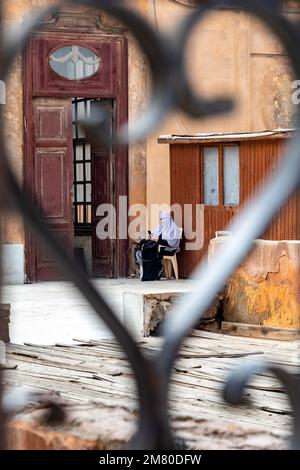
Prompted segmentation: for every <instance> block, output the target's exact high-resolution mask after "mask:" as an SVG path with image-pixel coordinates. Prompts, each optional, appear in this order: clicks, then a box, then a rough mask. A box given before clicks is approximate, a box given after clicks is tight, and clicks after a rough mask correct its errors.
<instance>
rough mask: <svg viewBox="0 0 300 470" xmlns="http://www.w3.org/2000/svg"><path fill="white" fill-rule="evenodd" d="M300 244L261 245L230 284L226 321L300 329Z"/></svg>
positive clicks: (225, 300)
mask: <svg viewBox="0 0 300 470" xmlns="http://www.w3.org/2000/svg"><path fill="white" fill-rule="evenodd" d="M299 280H300V242H297V241H291V242H288V241H287V242H270V241H264V240H261V241H257V242H256V243H255V248H254V250H253V251H252V253H251V254H250V256H249V257H248V259H247V260H246V261H244V262H243V263H242V264H241V265H240V266H239V268H238V269H237V270H236V271H235V272H234V274H233V275H232V277H231V279H230V280H229V282H228V284H227V286H226V288H225V293H224V305H223V307H224V320H225V321H229V322H238V323H249V324H254V325H265V326H275V327H283V328H296V329H299V328H300V288H299Z"/></svg>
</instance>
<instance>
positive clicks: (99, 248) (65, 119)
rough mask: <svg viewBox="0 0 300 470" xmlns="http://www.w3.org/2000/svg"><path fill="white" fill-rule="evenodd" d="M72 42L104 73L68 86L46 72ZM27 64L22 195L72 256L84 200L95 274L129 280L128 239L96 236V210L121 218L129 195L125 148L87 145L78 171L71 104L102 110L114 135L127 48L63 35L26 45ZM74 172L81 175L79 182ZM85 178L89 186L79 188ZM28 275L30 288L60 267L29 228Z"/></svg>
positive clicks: (122, 109) (122, 113)
mask: <svg viewBox="0 0 300 470" xmlns="http://www.w3.org/2000/svg"><path fill="white" fill-rule="evenodd" d="M73 43H74V44H77V45H76V46H75V47H77V48H78V47H79V46H80V47H81V48H86V49H89V50H93V51H94V54H95V55H97V56H98V57H99V63H101V67H99V70H98V71H97V72H95V73H94V74H93V75H92V76H91V77H90V78H89V77H88V78H85V79H83V80H74V81H73V80H67V79H66V78H64V77H60V76H59V75H58V74H57V73H55V71H53V70H51V68H50V67H49V57H51V51H53V50H54V51H55V50H56V49H57V48H59V47H65V48H67V47H71V46H70V44H73ZM78 44H79V46H78ZM72 47H73V46H72ZM66 50H67V49H66ZM24 63H25V77H24V91H25V93H24V94H25V165H24V174H25V189H26V190H27V192H28V194H29V195H30V197H31V199H32V200H33V202H34V204H35V205H36V207H37V211H38V212H40V213H42V216H43V218H44V220H45V221H46V222H47V225H48V226H49V228H50V230H51V231H52V232H53V234H54V235H55V236H56V238H57V239H58V241H59V242H60V243H61V244H63V246H64V247H65V248H66V250H68V251H69V253H70V255H71V256H73V254H74V246H75V245H74V242H75V223H76V220H75V219H76V214H75V213H76V210H77V209H78V207H76V204H74V201H75V202H76V201H77V202H78V198H79V197H81V196H78V194H79V193H82V194H84V195H85V196H84V197H83V196H82V198H83V200H81V199H80V201H79V202H80V203H81V202H82V206H84V204H87V205H89V207H88V209H86V210H87V213H88V217H89V220H85V222H86V223H85V225H90V238H91V244H92V249H91V252H92V275H93V276H94V277H119V276H121V277H122V276H125V275H126V274H127V240H118V237H117V234H116V237H114V239H111V238H106V239H101V238H103V237H100V238H99V236H98V235H99V232H98V234H97V230H96V229H97V225H98V224H99V222H100V221H101V216H99V215H97V214H99V212H97V209H98V207H99V206H101V205H102V204H110V205H112V206H113V207H114V208H115V210H116V213H117V216H118V200H119V196H127V192H128V182H127V174H128V155H127V148H125V147H124V146H123V147H122V148H113V147H107V146H106V147H104V146H103V147H101V146H99V144H95V143H94V144H93V143H92V142H90V143H88V145H89V152H90V154H89V158H87V157H86V156H85V159H83V161H82V162H80V161H79V162H77V163H78V165H77V166H76V159H77V156H76V155H75V147H74V139H75V137H76V136H75V135H74V134H75V131H74V119H75V118H74V109H72V106H73V105H72V100H73V101H74V97H77V99H80V100H84V99H86V100H88V101H89V106H90V113H91V114H92V113H93V108H94V107H95V109H96V107H99V106H100V107H102V108H103V109H104V111H105V115H106V125H109V127H110V129H111V132H113V131H114V129H117V128H118V127H119V126H121V125H122V124H123V122H125V121H126V120H127V79H126V77H127V69H126V66H125V64H127V47H126V42H125V40H124V39H123V38H111V39H108V38H107V37H105V38H102V37H99V38H98V40H97V41H96V40H95V38H94V37H93V38H92V39H91V38H90V37H89V36H88V35H84V34H82V35H81V36H80V40H78V36H77V35H76V36H72V35H68V34H66V33H64V34H63V35H62V36H61V37H60V38H58V36H57V35H56V34H55V33H52V34H51V33H48V34H47V37H45V36H42V37H40V38H38V37H35V38H32V39H30V40H29V43H28V45H27V48H26V51H25V57H24ZM121 77H122V78H123V81H121V80H120V78H121ZM77 137H78V136H77ZM79 140H80V138H79ZM85 143H86V142H85ZM79 146H80V142H79ZM82 147H84V143H82ZM83 152H84V150H83ZM76 168H77V169H79V168H81V169H82V174H81V176H80V177H78V175H77V180H76V174H75V173H76ZM74 170H75V171H74ZM80 171H81V170H80ZM87 174H88V175H89V176H87ZM80 178H85V179H86V180H89V181H87V182H84V181H80ZM76 184H77V186H76ZM77 190H78V191H79V192H78V194H77V193H76V191H77ZM79 205H80V204H77V206H79ZM83 210H85V209H83ZM104 216H105V217H106V216H107V214H103V217H104ZM85 228H87V227H85ZM26 274H27V281H28V282H36V281H53V280H58V279H60V278H61V274H60V271H59V269H58V267H57V266H56V263H55V262H54V261H53V260H52V259H51V257H50V256H49V255H48V253H47V252H46V251H45V250H44V248H43V246H42V244H41V243H40V241H38V240H36V238H35V237H34V234H33V233H32V232H31V230H30V227H27V230H26Z"/></svg>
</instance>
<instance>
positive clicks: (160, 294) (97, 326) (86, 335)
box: [2, 279, 193, 345]
mask: <svg viewBox="0 0 300 470" xmlns="http://www.w3.org/2000/svg"><path fill="white" fill-rule="evenodd" d="M93 283H94V285H95V287H96V288H97V289H98V290H99V292H101V293H102V294H103V295H104V298H105V299H106V301H107V302H108V304H109V305H110V306H111V308H112V309H113V310H114V311H115V313H116V315H117V317H118V318H119V319H120V320H121V321H122V322H123V321H124V322H125V324H126V326H127V327H128V328H129V329H130V330H132V332H133V334H134V335H135V336H136V337H141V335H143V334H144V333H145V334H146V333H147V331H148V332H149V328H148V329H147V326H145V322H144V313H143V311H142V310H141V305H145V310H147V309H148V307H149V305H152V304H153V303H154V304H155V303H156V304H157V302H156V300H155V299H160V300H161V302H162V306H163V307H162V308H163V309H164V308H165V307H166V306H167V304H168V303H170V302H172V299H171V297H172V298H174V297H176V296H178V295H182V294H183V293H185V292H187V291H190V290H192V288H193V281H188V280H180V281H175V280H161V281H154V282H141V281H140V280H139V279H96V280H93ZM124 297H125V303H126V309H125V310H124V309H123V307H124ZM129 298H130V299H131V302H130V304H129V303H128V299H129ZM143 299H144V300H143ZM149 299H150V300H149ZM2 301H3V302H6V303H10V304H11V325H10V338H11V342H12V343H14V344H23V343H35V344H41V345H51V344H57V343H63V344H73V339H74V338H80V339H86V340H100V339H103V338H107V339H108V338H111V337H112V334H111V332H110V331H109V330H107V328H106V327H105V325H104V324H103V323H102V322H101V321H100V320H99V319H98V317H96V316H95V314H94V312H93V310H92V309H91V308H90V307H89V304H88V303H87V301H86V300H85V299H84V298H83V297H82V296H81V294H80V293H79V291H78V290H77V289H76V288H75V287H74V286H73V284H71V283H69V282H47V283H39V284H27V285H8V286H4V287H3V292H2ZM149 302H150V303H149ZM164 302H165V303H164ZM149 308H150V307H149ZM154 310H155V309H154ZM148 313H149V309H148ZM155 315H156V317H157V309H156V310H155V311H154V316H155ZM159 315H161V312H160V314H159ZM124 317H125V318H124ZM150 317H151V315H150ZM150 320H151V318H150ZM150 320H149V321H150ZM146 323H147V322H146ZM155 324H156V323H155V321H154V322H152V327H154V326H155Z"/></svg>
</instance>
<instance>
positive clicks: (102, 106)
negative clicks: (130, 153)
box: [72, 98, 115, 277]
mask: <svg viewBox="0 0 300 470" xmlns="http://www.w3.org/2000/svg"><path fill="white" fill-rule="evenodd" d="M113 110H114V103H113V100H109V99H100V98H72V131H73V175H74V176H73V177H74V182H73V191H72V220H73V224H74V255H75V257H76V258H77V260H78V262H79V263H80V264H81V265H82V266H83V267H84V269H85V270H86V272H87V274H88V275H89V276H90V277H113V276H114V274H115V273H114V264H115V260H114V254H115V249H114V240H101V239H99V238H98V236H97V224H98V222H99V217H98V216H97V209H98V207H99V206H100V205H101V204H113V205H114V202H115V194H114V186H115V185H114V178H115V174H114V173H115V172H114V166H115V165H114V152H113V148H112V147H110V148H107V147H106V146H101V145H100V144H96V145H95V144H93V143H92V142H91V141H90V139H89V137H88V136H87V135H86V131H85V129H84V128H83V127H82V125H81V122H83V121H86V120H88V119H90V118H92V117H93V115H94V113H96V112H97V113H99V111H102V112H103V113H105V123H104V124H103V125H104V126H105V127H106V131H108V132H109V133H110V134H111V133H112V131H113V125H114V111H113ZM99 130H101V124H100V126H99Z"/></svg>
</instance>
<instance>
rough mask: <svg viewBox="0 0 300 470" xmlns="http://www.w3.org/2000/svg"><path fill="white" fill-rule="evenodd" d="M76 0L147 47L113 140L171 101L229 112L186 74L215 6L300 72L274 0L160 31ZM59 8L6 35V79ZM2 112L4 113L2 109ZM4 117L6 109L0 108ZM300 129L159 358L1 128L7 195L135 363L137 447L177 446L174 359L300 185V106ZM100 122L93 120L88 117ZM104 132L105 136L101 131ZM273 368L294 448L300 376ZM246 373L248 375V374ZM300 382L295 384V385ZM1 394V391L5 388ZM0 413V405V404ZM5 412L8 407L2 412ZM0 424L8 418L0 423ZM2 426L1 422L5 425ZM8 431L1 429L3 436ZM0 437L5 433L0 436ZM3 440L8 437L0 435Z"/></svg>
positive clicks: (115, 6)
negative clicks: (94, 272) (273, 43)
mask: <svg viewBox="0 0 300 470" xmlns="http://www.w3.org/2000/svg"><path fill="white" fill-rule="evenodd" d="M70 3H71V4H75V5H85V6H91V7H96V8H99V9H102V10H104V11H105V12H106V13H109V14H111V15H113V16H115V17H116V18H117V19H119V20H120V21H122V22H123V23H124V24H125V26H126V27H127V28H128V29H129V30H130V31H131V32H132V33H133V34H134V35H135V37H136V39H137V40H138V42H139V44H140V46H141V47H142V50H143V51H144V53H145V54H146V56H147V58H148V60H149V63H150V67H151V70H152V75H153V96H152V100H151V105H150V108H149V109H148V110H147V112H146V113H145V116H144V118H143V119H142V120H141V121H140V122H139V123H135V124H134V125H133V127H132V128H130V129H128V128H127V127H126V128H124V129H121V130H120V131H119V133H118V135H117V137H116V142H115V143H119V144H120V143H123V144H124V143H130V142H134V141H136V140H138V139H141V138H142V137H144V136H145V135H146V134H147V133H149V132H150V131H151V130H153V129H154V127H156V126H157V124H158V123H159V122H161V120H162V118H163V117H164V116H165V115H166V114H167V113H168V112H169V111H171V110H172V109H181V110H184V111H185V112H186V113H188V114H189V115H190V116H194V117H202V118H204V117H206V116H208V115H212V114H219V113H221V112H226V111H228V110H229V109H231V107H232V103H231V100H230V99H227V98H224V99H223V100H219V99H218V100H207V99H206V98H205V97H203V96H195V94H194V93H193V91H192V89H191V87H190V85H189V83H188V79H187V75H186V71H185V66H184V53H185V49H186V45H187V41H188V38H189V35H190V34H191V31H192V29H193V27H194V26H195V25H196V23H198V22H201V21H202V20H203V19H204V17H205V16H206V14H207V13H209V12H210V11H211V10H212V9H215V8H220V7H224V6H225V7H230V6H232V7H234V8H238V9H241V10H243V11H246V12H249V13H252V14H254V15H255V16H257V17H259V18H260V19H262V20H263V21H264V22H265V23H266V25H267V26H269V27H270V28H271V29H272V30H273V31H274V32H275V33H276V34H277V35H278V37H279V38H280V40H281V41H282V43H283V45H284V46H285V48H286V51H287V54H288V56H289V58H290V60H291V64H292V67H293V69H294V73H295V75H296V76H297V77H298V76H300V57H299V54H298V50H297V45H298V44H299V42H300V33H299V27H298V25H297V24H293V23H291V22H290V21H289V20H288V19H287V18H285V17H284V16H283V15H282V14H281V10H280V8H279V4H280V3H281V2H278V1H277V0H265V1H263V0H260V1H258V0H240V1H238V0H236V1H213V0H207V1H205V2H202V1H200V0H199V8H198V9H196V10H195V11H192V12H191V14H190V15H189V16H188V17H187V19H186V20H185V21H183V22H182V24H181V25H179V27H178V28H177V33H176V35H174V36H165V35H164V36H162V35H160V34H159V33H158V32H157V31H155V30H154V28H152V27H151V25H150V24H149V23H148V22H147V21H146V20H145V19H143V18H142V17H141V16H140V15H138V14H137V13H136V12H134V11H132V10H130V9H128V8H127V7H125V6H124V5H123V4H122V3H121V2H119V1H113V0H110V1H106V0H74V1H73V2H70ZM51 14H53V15H54V16H55V14H56V9H54V8H48V9H47V10H44V11H41V12H39V13H38V14H36V15H31V17H30V19H28V20H27V21H26V22H25V24H24V26H23V28H20V27H18V29H17V30H15V31H14V33H13V34H12V35H11V36H10V37H9V36H6V37H5V38H2V42H1V44H2V47H1V62H0V79H2V80H4V81H5V78H6V77H7V74H8V71H9V69H10V66H11V65H12V62H13V60H14V58H15V56H16V54H17V53H18V52H19V51H20V50H21V48H22V47H23V46H24V44H25V40H26V38H27V37H28V36H29V35H30V34H31V32H32V31H33V30H34V29H35V28H38V27H39V24H40V23H41V21H42V19H43V18H45V17H46V16H48V15H51ZM1 114H2V113H1ZM1 119H2V115H1ZM296 124H297V131H296V133H295V136H294V138H293V140H292V142H291V144H290V146H289V149H288V152H287V156H286V158H285V160H284V162H283V164H282V167H281V168H280V170H279V171H278V172H277V173H276V174H275V176H274V177H273V178H272V180H271V181H270V182H269V184H268V185H267V189H266V190H262V191H261V193H260V195H259V196H258V197H257V198H256V199H255V200H253V201H252V204H251V205H250V207H248V208H247V209H245V210H244V211H243V214H242V216H241V218H240V219H239V222H234V223H233V225H232V227H231V230H232V232H233V233H235V234H236V236H235V241H234V244H232V245H231V246H228V245H227V246H226V251H224V250H223V251H220V252H219V256H218V259H217V260H216V262H215V264H214V266H213V269H212V271H211V272H210V273H207V271H206V269H205V268H204V267H203V266H199V268H198V269H197V270H196V272H195V273H194V276H193V277H194V279H195V280H197V282H198V286H199V287H198V289H197V291H196V292H194V293H192V294H188V295H186V296H184V297H183V298H182V300H181V301H180V302H179V304H178V306H176V308H175V309H174V311H173V313H172V315H170V316H169V317H168V320H167V322H166V325H165V333H166V338H165V342H164V344H163V347H162V351H161V352H160V353H159V354H158V356H157V357H155V358H154V359H152V360H150V359H146V358H145V357H144V356H143V355H142V353H141V352H140V350H139V348H138V346H137V345H136V343H135V341H134V340H133V338H132V337H131V336H130V334H129V333H128V332H127V331H126V329H125V328H124V327H123V326H122V324H121V323H120V322H119V321H118V319H117V318H116V317H115V315H114V313H113V312H112V311H111V309H110V308H109V307H108V305H107V304H106V302H105V301H104V300H103V298H102V297H101V296H100V295H99V294H98V293H97V291H96V290H95V289H94V287H93V286H92V284H91V283H90V282H89V280H88V279H87V278H86V276H85V274H84V273H83V272H82V271H81V270H80V269H79V268H78V266H77V265H75V264H74V261H73V260H72V259H71V258H70V257H69V256H68V255H67V253H66V251H65V250H64V249H63V247H62V246H61V245H59V244H58V243H57V241H56V239H55V238H54V236H53V235H52V233H51V232H50V231H49V229H48V227H47V225H46V224H45V223H44V222H43V220H42V217H41V216H39V215H38V214H37V211H36V208H35V207H34V206H33V205H32V203H31V202H30V201H29V200H28V197H27V196H26V194H24V192H23V191H22V189H21V188H20V186H19V184H18V182H17V181H16V178H15V176H14V173H13V171H12V169H11V167H10V163H9V158H8V152H7V150H6V148H5V141H4V137H3V134H2V133H1V135H0V148H1V186H2V194H3V195H4V197H5V201H4V204H3V203H2V207H4V205H5V203H7V204H8V203H9V207H14V208H15V209H17V210H18V211H19V212H20V213H21V214H22V215H23V217H24V220H25V223H26V224H28V225H30V228H31V229H32V230H34V231H35V233H36V235H37V236H38V237H39V239H40V242H41V243H43V246H44V247H45V248H46V249H47V250H48V252H49V254H51V256H52V257H53V259H55V260H56V261H57V263H58V265H59V266H60V268H61V270H62V272H63V274H64V275H65V277H66V278H68V279H69V280H71V281H72V282H73V283H74V284H75V285H76V286H77V287H78V289H79V290H80V291H81V293H82V294H83V295H84V296H85V297H86V299H87V300H88V301H89V303H90V304H91V306H92V307H93V309H94V310H95V312H96V314H97V315H98V316H99V317H100V318H101V319H102V320H103V321H104V322H105V323H106V325H107V326H108V327H109V328H110V329H111V331H112V332H113V334H114V335H115V337H116V338H117V340H118V342H119V343H120V345H121V347H122V348H123V350H124V352H125V353H126V355H127V358H128V360H129V362H130V364H131V366H132V368H133V371H134V375H135V379H136V383H137V388H138V395H139V403H140V419H139V427H138V431H137V434H136V436H135V439H134V440H133V442H132V444H131V445H132V447H133V448H139V449H149V450H151V449H172V448H175V447H176V439H175V438H174V436H173V435H172V432H171V429H170V424H169V417H168V410H167V405H168V391H169V390H168V387H169V381H170V374H171V372H172V367H173V365H174V362H175V360H176V355H177V352H178V349H179V348H180V345H181V344H182V341H183V340H184V338H185V337H186V336H187V335H188V333H189V332H190V330H191V328H192V327H193V326H194V325H195V324H196V323H197V322H198V321H199V319H200V318H201V316H202V315H203V314H204V312H205V311H206V309H207V308H208V307H209V306H210V304H211V302H212V301H213V299H214V297H215V295H216V294H217V292H218V291H219V289H220V288H221V287H222V286H223V285H224V283H225V281H226V280H227V278H228V277H229V276H230V274H231V273H232V272H233V271H234V269H235V268H236V267H237V266H238V264H239V263H240V262H241V261H242V260H243V258H244V257H245V256H246V255H247V254H248V252H249V250H250V249H251V246H252V243H253V240H254V239H255V238H257V237H259V235H260V234H261V233H262V232H263V231H264V230H265V228H266V227H267V226H268V225H269V223H270V222H271V220H272V218H273V216H274V215H275V214H276V213H277V212H278V211H279V209H280V208H281V207H282V205H283V204H284V203H285V201H286V200H287V199H288V198H289V196H290V195H291V194H293V192H294V191H295V190H296V189H297V188H298V187H299V183H300V165H299V148H300V131H299V128H300V111H298V113H297V116H296ZM91 125H92V127H94V128H95V126H96V123H92V124H91ZM100 137H102V139H103V138H104V140H105V138H107V136H100ZM272 371H273V372H274V373H276V374H277V375H279V376H280V379H281V380H282V381H283V383H284V385H285V386H286V388H287V391H288V393H289V394H290V397H291V401H292V404H293V407H294V414H295V423H296V425H295V431H296V432H295V435H294V438H293V444H292V445H293V448H298V449H299V448H300V436H299V429H298V427H299V424H298V423H299V409H300V406H299V405H300V403H299V400H298V399H297V398H296V397H297V396H298V389H297V387H298V385H299V383H298V382H297V384H296V380H294V378H293V377H290V376H289V374H288V373H286V372H284V371H282V370H280V372H279V370H278V369H275V368H272ZM252 372H253V369H252V368H250V369H243V370H242V372H240V373H239V374H238V375H237V376H236V377H237V379H234V380H235V382H232V381H231V382H229V385H228V386H227V388H226V397H227V398H228V400H229V401H231V402H232V403H233V402H236V401H237V399H236V398H235V397H236V395H235V390H236V389H235V386H233V385H232V384H236V383H237V382H236V380H238V381H239V384H240V386H239V390H240V389H241V388H242V385H244V384H246V383H247V380H246V379H247V378H248V376H249V374H250V373H252ZM245 377H246V378H245ZM296 389H297V391H296ZM0 399H1V396H0ZM0 418H1V410H0ZM2 419H3V420H4V419H5V415H4V414H3V415H2ZM2 424H3V423H2ZM2 429H3V427H2ZM2 437H3V436H2ZM0 438H1V436H0ZM0 446H2V447H3V446H4V443H3V442H2V443H0Z"/></svg>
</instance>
